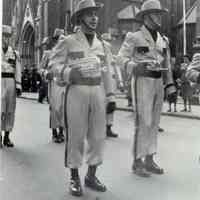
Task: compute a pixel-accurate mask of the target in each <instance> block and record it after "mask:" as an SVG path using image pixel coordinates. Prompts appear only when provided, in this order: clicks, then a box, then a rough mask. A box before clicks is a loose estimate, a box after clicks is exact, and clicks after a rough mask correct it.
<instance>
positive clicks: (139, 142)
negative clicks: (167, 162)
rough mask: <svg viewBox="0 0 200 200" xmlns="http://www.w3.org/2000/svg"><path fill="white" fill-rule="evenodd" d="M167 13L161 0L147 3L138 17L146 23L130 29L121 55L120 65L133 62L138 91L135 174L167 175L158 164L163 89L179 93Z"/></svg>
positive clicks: (152, 0)
mask: <svg viewBox="0 0 200 200" xmlns="http://www.w3.org/2000/svg"><path fill="white" fill-rule="evenodd" d="M165 13H167V10H166V9H163V8H161V4H160V2H159V1H158V0H147V1H145V2H144V3H143V5H142V7H141V10H140V12H138V13H137V15H136V18H137V19H138V20H140V21H141V22H143V25H142V26H141V28H140V30H139V31H137V32H134V33H131V32H129V33H128V34H127V35H126V38H125V41H124V43H123V44H122V46H121V49H120V50H119V54H118V64H119V65H121V66H124V63H126V62H127V61H129V66H130V65H132V70H133V77H134V93H135V95H134V96H135V110H136V122H135V127H136V128H135V135H134V145H133V155H134V161H133V166H132V169H133V171H134V173H135V174H137V175H138V176H142V177H149V176H150V174H151V173H154V174H163V173H164V170H163V169H162V168H161V167H159V166H158V164H156V162H155V159H154V155H155V154H156V153H157V135H158V127H159V122H160V113H161V110H162V105H163V92H164V87H165V88H166V92H167V95H172V94H173V93H174V92H175V86H174V84H173V79H172V73H171V65H170V49H169V44H168V39H167V37H166V36H163V35H161V33H160V32H159V31H160V28H161V17H162V16H163V14H165Z"/></svg>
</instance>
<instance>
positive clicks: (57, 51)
mask: <svg viewBox="0 0 200 200" xmlns="http://www.w3.org/2000/svg"><path fill="white" fill-rule="evenodd" d="M67 61H68V44H67V38H65V39H64V38H63V39H62V40H59V42H58V44H57V45H56V46H55V47H54V48H53V49H52V52H51V55H50V57H49V69H50V72H52V73H53V74H54V76H55V77H56V78H57V79H58V80H60V81H64V82H69V74H70V71H71V69H70V68H69V67H68V65H67Z"/></svg>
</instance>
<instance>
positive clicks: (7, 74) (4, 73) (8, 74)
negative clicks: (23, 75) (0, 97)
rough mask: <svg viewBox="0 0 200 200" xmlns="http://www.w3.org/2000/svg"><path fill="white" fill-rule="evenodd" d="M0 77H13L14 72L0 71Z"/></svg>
mask: <svg viewBox="0 0 200 200" xmlns="http://www.w3.org/2000/svg"><path fill="white" fill-rule="evenodd" d="M1 77H2V78H15V74H14V73H9V72H2V73H1Z"/></svg>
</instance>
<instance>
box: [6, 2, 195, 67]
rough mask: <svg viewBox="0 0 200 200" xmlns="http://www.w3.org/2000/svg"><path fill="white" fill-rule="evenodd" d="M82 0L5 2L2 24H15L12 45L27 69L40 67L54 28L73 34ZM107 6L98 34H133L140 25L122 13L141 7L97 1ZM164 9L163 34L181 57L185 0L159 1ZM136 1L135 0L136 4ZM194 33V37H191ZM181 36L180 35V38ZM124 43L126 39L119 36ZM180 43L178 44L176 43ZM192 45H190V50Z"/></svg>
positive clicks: (138, 5)
mask: <svg viewBox="0 0 200 200" xmlns="http://www.w3.org/2000/svg"><path fill="white" fill-rule="evenodd" d="M78 1H80V0H3V24H8V25H12V27H13V29H14V32H13V33H14V34H13V37H12V44H13V46H14V47H15V48H17V49H18V50H19V52H20V55H21V58H22V65H23V68H24V67H38V66H39V62H40V59H41V56H42V52H43V47H42V45H41V44H42V41H43V39H44V38H47V37H49V38H51V37H52V35H53V32H54V30H55V28H64V29H65V31H66V33H67V32H69V31H70V29H71V26H70V20H69V19H70V15H71V13H72V12H73V10H74V8H75V6H76V4H77V2H78ZM97 1H98V2H101V3H104V8H103V9H102V10H101V11H100V16H101V17H100V24H99V29H98V31H99V32H100V33H103V32H111V33H118V34H121V35H123V34H124V33H126V32H127V31H130V29H131V27H133V30H135V29H134V27H135V26H136V27H137V26H138V24H136V25H135V24H134V20H132V19H127V20H120V19H119V18H118V14H119V12H121V11H122V10H123V9H126V8H127V7H128V6H130V5H132V6H137V7H138V8H139V7H140V5H141V2H142V1H143V0H137V1H138V3H131V2H130V1H131V0H97ZM160 1H161V3H162V5H163V7H165V8H167V9H168V10H169V15H168V16H166V17H165V18H164V21H163V27H162V30H163V32H164V33H165V34H166V35H167V36H168V37H169V38H170V39H171V41H176V42H172V43H171V44H172V45H171V47H172V54H173V55H175V54H181V48H182V46H181V45H182V35H181V32H182V31H181V28H180V27H181V25H179V26H177V23H178V22H179V21H180V19H181V18H182V16H183V9H182V6H183V5H182V2H183V0H167V1H166V0H160ZM196 1H199V0H186V8H187V10H189V9H190V8H191V7H192V5H194V4H195V2H196ZM134 2H135V1H134ZM188 27H189V28H188V33H187V36H188V39H187V40H188V41H190V43H192V41H193V40H194V39H195V37H196V35H195V34H196V25H195V24H192V25H191V24H190V25H188ZM190 33H191V34H190ZM177 35H178V36H177ZM119 39H121V40H123V37H121V38H120V37H119ZM177 41H178V42H177ZM118 44H119V45H120V42H118ZM191 48H192V46H191V45H189V46H188V51H189V52H190V51H191Z"/></svg>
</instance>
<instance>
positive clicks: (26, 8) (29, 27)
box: [3, 0, 71, 68]
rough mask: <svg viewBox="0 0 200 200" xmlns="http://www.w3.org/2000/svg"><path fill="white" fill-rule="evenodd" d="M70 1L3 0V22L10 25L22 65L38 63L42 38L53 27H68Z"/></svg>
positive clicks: (31, 65)
mask: <svg viewBox="0 0 200 200" xmlns="http://www.w3.org/2000/svg"><path fill="white" fill-rule="evenodd" d="M70 9H71V5H70V1H66V0H3V24H6V25H11V26H12V28H13V36H12V45H13V46H14V48H16V49H17V50H18V51H19V52H20V56H21V59H22V67H23V68H24V67H28V68H33V67H38V66H39V62H40V59H41V56H42V52H43V50H44V47H43V46H42V41H43V39H44V38H47V37H49V38H51V37H52V35H53V32H54V30H55V28H63V29H65V30H66V31H67V29H69V15H70Z"/></svg>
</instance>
